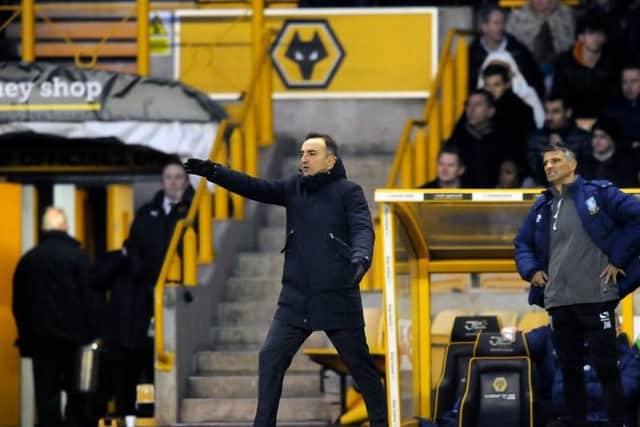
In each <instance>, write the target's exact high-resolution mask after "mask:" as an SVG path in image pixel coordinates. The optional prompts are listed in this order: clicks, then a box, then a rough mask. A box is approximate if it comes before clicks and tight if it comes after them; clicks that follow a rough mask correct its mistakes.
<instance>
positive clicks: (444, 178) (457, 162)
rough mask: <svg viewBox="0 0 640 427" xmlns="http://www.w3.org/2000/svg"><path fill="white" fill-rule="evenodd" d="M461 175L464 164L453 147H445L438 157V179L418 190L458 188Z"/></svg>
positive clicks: (460, 184)
mask: <svg viewBox="0 0 640 427" xmlns="http://www.w3.org/2000/svg"><path fill="white" fill-rule="evenodd" d="M462 175H464V164H463V163H462V159H460V153H459V152H458V150H457V149H456V148H455V147H453V146H446V145H445V147H444V148H442V150H440V154H439V155H438V177H437V178H436V179H434V180H432V181H429V182H426V183H424V184H422V185H421V186H420V188H460V187H462V183H461V180H460V179H461V177H462Z"/></svg>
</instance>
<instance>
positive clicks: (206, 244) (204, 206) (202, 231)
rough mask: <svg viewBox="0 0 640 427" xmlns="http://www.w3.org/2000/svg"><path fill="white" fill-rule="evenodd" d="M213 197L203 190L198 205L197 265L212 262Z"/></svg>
mask: <svg viewBox="0 0 640 427" xmlns="http://www.w3.org/2000/svg"><path fill="white" fill-rule="evenodd" d="M212 199H213V196H212V195H211V193H210V192H209V190H208V189H206V190H205V192H204V194H203V196H202V198H201V199H200V203H199V204H198V264H209V263H212V262H213V259H214V256H215V255H214V250H213V242H212V240H213V222H212V221H213V211H212V209H211V208H212V204H213V201H212Z"/></svg>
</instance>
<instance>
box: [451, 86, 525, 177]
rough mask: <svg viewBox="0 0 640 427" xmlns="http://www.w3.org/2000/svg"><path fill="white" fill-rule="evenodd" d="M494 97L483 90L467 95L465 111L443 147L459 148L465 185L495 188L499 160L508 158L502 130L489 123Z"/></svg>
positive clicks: (508, 151) (507, 146) (493, 110)
mask: <svg viewBox="0 0 640 427" xmlns="http://www.w3.org/2000/svg"><path fill="white" fill-rule="evenodd" d="M494 114H495V106H494V101H493V96H492V95H491V94H490V93H489V92H487V91H486V90H484V89H476V90H474V91H472V92H471V93H470V94H469V98H468V99H467V103H466V106H465V114H464V116H463V117H461V118H460V120H458V123H457V124H456V127H455V129H454V130H453V134H452V135H451V138H450V139H449V142H447V144H446V147H447V148H449V147H456V149H457V150H459V153H460V158H461V159H462V163H463V164H464V165H465V173H464V175H463V178H462V183H463V186H464V187H473V188H495V186H496V185H497V184H498V169H499V168H500V164H501V163H502V160H504V159H506V158H510V157H511V154H512V153H511V152H510V150H509V149H510V147H509V145H508V141H507V140H506V137H505V136H504V133H503V132H502V131H500V129H496V128H495V127H494V125H493V123H492V118H493V115H494Z"/></svg>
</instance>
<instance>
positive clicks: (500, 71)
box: [482, 64, 511, 83]
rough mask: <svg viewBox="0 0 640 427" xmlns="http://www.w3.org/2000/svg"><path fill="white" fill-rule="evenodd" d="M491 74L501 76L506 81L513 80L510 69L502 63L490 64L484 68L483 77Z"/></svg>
mask: <svg viewBox="0 0 640 427" xmlns="http://www.w3.org/2000/svg"><path fill="white" fill-rule="evenodd" d="M489 76H500V77H502V80H504V81H505V83H508V82H510V81H511V75H510V73H509V69H508V68H507V67H505V66H504V65H500V64H489V65H488V66H487V67H486V68H485V69H484V70H482V78H487V77H489Z"/></svg>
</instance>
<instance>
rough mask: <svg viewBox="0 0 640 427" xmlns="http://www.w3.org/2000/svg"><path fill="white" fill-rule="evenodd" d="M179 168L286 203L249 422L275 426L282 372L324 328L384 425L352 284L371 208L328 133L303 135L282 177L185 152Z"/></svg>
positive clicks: (362, 264)
mask: <svg viewBox="0 0 640 427" xmlns="http://www.w3.org/2000/svg"><path fill="white" fill-rule="evenodd" d="M185 168H186V170H187V172H188V173H191V174H196V175H200V176H204V177H205V178H207V179H208V180H209V181H211V182H214V183H216V184H218V185H220V186H222V187H224V188H227V189H228V190H230V191H232V192H234V193H238V194H240V195H242V196H244V197H247V198H249V199H253V200H257V201H259V202H263V203H271V204H276V205H280V206H283V207H285V208H286V210H287V229H286V241H285V246H284V248H283V249H282V252H283V253H284V272H283V275H282V290H281V292H280V298H279V299H278V310H277V311H276V313H275V316H274V319H273V321H272V322H271V326H270V328H269V332H268V333H267V338H266V339H265V342H264V344H263V345H262V348H261V350H260V358H259V365H258V377H259V379H258V381H259V382H258V408H257V411H256V417H255V420H254V426H255V427H275V425H276V416H277V412H278V402H279V400H280V395H281V393H282V382H283V379H284V374H285V371H286V370H287V368H288V367H289V364H290V363H291V360H292V358H293V356H294V355H295V354H296V352H297V351H298V349H299V348H300V346H301V345H302V343H303V342H304V341H305V339H306V338H307V337H308V336H309V335H310V334H311V332H312V331H316V330H323V331H325V333H326V334H327V336H328V337H329V339H330V340H331V342H332V343H333V345H334V346H335V347H336V350H338V353H339V354H340V356H341V357H342V358H343V359H344V361H345V363H346V365H347V366H348V368H349V371H350V372H351V375H352V376H353V378H354V380H355V382H356V384H357V385H358V387H359V389H360V390H361V391H362V394H363V396H364V401H365V404H366V406H367V412H368V414H369V421H370V425H371V426H372V427H385V426H386V425H387V421H386V419H387V409H386V398H385V393H384V389H383V386H382V382H381V376H380V373H379V372H378V371H377V369H376V367H375V365H374V362H373V359H372V357H371V356H370V354H369V349H368V347H367V343H366V339H365V335H364V320H363V316H362V300H361V297H360V289H359V287H358V285H359V283H360V280H361V279H362V276H364V273H365V272H366V270H367V269H368V268H369V265H370V264H371V255H372V251H373V240H374V233H373V226H372V224H371V214H370V212H369V207H368V205H367V201H366V200H365V197H364V194H363V192H362V188H360V186H359V185H357V184H355V183H353V182H351V181H348V180H347V176H346V172H345V169H344V166H343V164H342V160H340V158H339V157H338V147H337V145H336V143H335V142H334V141H333V139H331V137H329V136H328V135H323V134H309V135H307V137H306V138H305V140H304V142H303V144H302V147H301V149H300V173H299V174H298V175H294V176H292V177H290V178H288V179H284V180H277V181H267V180H263V179H259V178H254V177H250V176H248V175H245V174H243V173H240V172H236V171H234V170H231V169H228V168H226V167H224V166H222V165H220V164H217V163H212V162H210V161H206V160H198V159H189V160H188V161H187V163H186V164H185Z"/></svg>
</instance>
